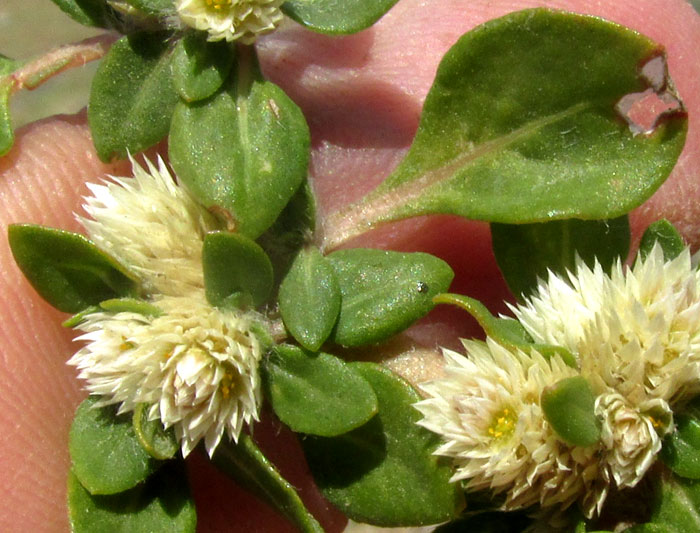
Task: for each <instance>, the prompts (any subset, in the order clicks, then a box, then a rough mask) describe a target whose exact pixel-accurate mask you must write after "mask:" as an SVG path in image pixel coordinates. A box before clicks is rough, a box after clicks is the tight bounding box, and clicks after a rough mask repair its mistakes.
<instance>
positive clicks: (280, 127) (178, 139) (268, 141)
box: [169, 47, 310, 239]
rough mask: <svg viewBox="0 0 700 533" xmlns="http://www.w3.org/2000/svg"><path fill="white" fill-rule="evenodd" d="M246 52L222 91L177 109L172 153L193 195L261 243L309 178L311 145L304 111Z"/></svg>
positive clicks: (240, 55) (241, 51)
mask: <svg viewBox="0 0 700 533" xmlns="http://www.w3.org/2000/svg"><path fill="white" fill-rule="evenodd" d="M238 50H239V52H238V55H237V58H236V59H237V61H236V67H235V71H234V74H233V75H232V76H231V78H230V80H231V81H230V82H229V83H228V84H227V85H226V86H224V89H223V90H222V91H220V92H219V93H217V94H216V95H215V96H213V97H212V98H209V99H207V100H204V101H200V102H193V103H191V104H187V103H185V102H181V103H179V104H178V105H177V107H176V109H175V114H174V115H173V121H172V127H171V132H170V139H169V151H170V161H171V163H172V165H173V168H174V169H175V171H176V173H177V175H178V177H179V178H180V179H181V180H182V182H183V183H184V184H185V185H186V186H187V188H188V189H189V190H190V192H192V193H193V194H194V195H195V197H196V198H197V199H198V200H199V201H200V202H202V203H203V204H204V205H206V206H207V207H213V208H215V210H216V211H218V212H221V213H225V214H226V217H227V218H228V220H229V222H230V223H231V224H232V225H233V227H234V228H235V230H236V231H237V232H239V233H242V234H243V235H246V236H248V237H250V238H252V239H255V238H257V237H258V236H259V235H260V234H261V233H262V232H263V231H265V230H266V229H267V228H269V227H270V225H271V224H272V223H273V222H274V221H275V219H276V218H277V217H278V216H279V214H280V212H281V211H282V210H283V209H284V207H285V206H286V205H287V203H288V202H289V200H290V199H291V198H292V196H293V195H294V193H295V192H296V190H297V189H298V188H299V186H300V185H301V183H302V182H303V181H304V179H305V178H306V172H307V166H308V161H309V143H310V140H309V129H308V126H307V125H306V120H305V119H304V116H303V114H302V113H301V110H300V109H299V108H298V107H297V106H296V104H295V103H294V102H292V101H291V100H290V99H289V97H288V96H287V95H286V94H285V93H284V92H283V91H282V90H281V89H280V88H279V87H277V86H276V85H274V84H273V83H270V82H268V81H266V80H264V79H263V78H262V76H261V74H260V71H259V69H258V66H257V61H256V58H255V57H254V50H253V49H251V48H245V47H239V48H238Z"/></svg>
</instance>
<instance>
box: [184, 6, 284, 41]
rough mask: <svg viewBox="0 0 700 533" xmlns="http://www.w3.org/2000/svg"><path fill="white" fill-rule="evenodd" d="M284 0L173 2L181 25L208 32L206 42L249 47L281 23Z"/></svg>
mask: <svg viewBox="0 0 700 533" xmlns="http://www.w3.org/2000/svg"><path fill="white" fill-rule="evenodd" d="M283 3H284V0H177V1H176V2H175V7H176V9H177V13H178V15H179V17H180V19H181V20H182V22H183V23H185V24H187V25H188V26H190V27H192V28H194V29H196V30H200V31H206V32H208V33H209V37H208V40H209V41H222V40H226V41H240V42H242V43H244V44H252V43H254V42H255V40H256V39H257V38H258V36H260V35H263V34H265V33H269V32H271V31H273V30H274V29H275V28H276V27H277V26H278V25H279V23H280V22H281V21H282V12H281V11H280V6H281V5H282V4H283Z"/></svg>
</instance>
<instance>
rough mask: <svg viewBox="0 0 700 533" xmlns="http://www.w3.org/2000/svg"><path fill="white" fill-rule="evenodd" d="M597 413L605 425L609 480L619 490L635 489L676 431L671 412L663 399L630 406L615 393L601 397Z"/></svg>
mask: <svg viewBox="0 0 700 533" xmlns="http://www.w3.org/2000/svg"><path fill="white" fill-rule="evenodd" d="M595 413H596V415H598V417H599V418H600V420H601V422H602V431H601V440H602V443H603V446H604V448H605V456H604V458H603V462H604V463H606V465H607V467H606V472H607V473H608V477H610V476H612V478H613V479H614V480H615V484H616V485H617V486H618V487H619V488H625V487H634V486H635V485H636V484H637V483H639V481H641V479H642V477H643V476H644V474H646V472H647V470H648V469H649V467H650V466H651V465H652V464H653V463H654V460H655V459H656V454H657V453H659V451H661V439H662V438H663V437H664V435H666V434H667V433H668V432H670V431H671V430H672V428H673V424H672V420H673V413H672V412H671V409H670V408H669V406H668V404H667V403H666V402H664V401H663V400H659V399H656V400H650V401H647V402H644V403H643V404H642V405H630V404H629V402H628V401H627V400H625V398H624V397H623V396H622V395H621V394H618V393H614V392H613V393H608V394H601V395H600V396H598V398H597V399H596V403H595Z"/></svg>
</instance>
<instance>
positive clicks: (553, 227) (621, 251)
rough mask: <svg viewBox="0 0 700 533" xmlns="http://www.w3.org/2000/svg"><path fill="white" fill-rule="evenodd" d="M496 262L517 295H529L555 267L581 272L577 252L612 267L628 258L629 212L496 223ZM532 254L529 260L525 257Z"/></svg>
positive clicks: (560, 271)
mask: <svg viewBox="0 0 700 533" xmlns="http://www.w3.org/2000/svg"><path fill="white" fill-rule="evenodd" d="M491 240H492V243H493V251H494V254H495V255H496V261H497V262H498V266H499V268H500V269H501V273H502V274H503V277H504V278H505V279H506V282H507V283H508V287H509V288H510V290H511V291H512V292H513V294H515V295H516V296H518V297H520V298H524V297H527V296H529V295H530V294H531V293H532V292H533V291H534V290H535V289H536V288H537V283H538V280H540V279H545V280H546V279H547V276H548V272H549V271H552V272H554V273H555V274H559V275H560V276H562V277H566V273H567V271H569V272H575V271H576V257H577V256H578V257H580V258H581V259H582V260H583V262H584V263H585V264H587V265H588V266H590V267H592V266H593V265H594V264H595V262H596V261H598V263H600V264H601V266H602V267H603V270H605V271H606V272H610V269H611V267H612V265H613V263H614V262H615V261H619V260H621V259H622V260H624V259H625V258H626V257H627V253H628V251H629V245H630V229H629V222H628V220H627V216H626V215H625V216H622V217H618V218H615V219H612V220H577V219H570V220H554V221H551V222H542V223H536V224H520V225H511V224H491ZM524 258H527V259H524Z"/></svg>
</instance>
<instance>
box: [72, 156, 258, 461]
mask: <svg viewBox="0 0 700 533" xmlns="http://www.w3.org/2000/svg"><path fill="white" fill-rule="evenodd" d="M132 164H133V172H134V177H133V178H113V181H111V182H107V183H104V184H101V185H89V188H90V190H91V192H92V193H93V196H92V197H90V198H86V204H85V206H84V207H85V210H86V211H87V213H88V214H89V215H91V217H92V219H84V218H80V221H81V222H82V223H83V225H84V226H85V228H86V230H87V232H88V234H89V236H90V238H91V239H92V240H93V241H94V242H95V243H96V244H97V245H98V246H99V247H100V248H101V249H102V250H104V251H105V252H107V253H109V254H111V255H112V256H113V257H115V258H116V259H117V260H118V261H120V262H121V263H123V264H124V266H125V267H126V268H127V269H128V270H130V271H132V272H133V273H134V274H135V276H136V277H137V278H138V279H139V281H140V283H141V287H142V291H143V292H144V293H145V295H146V297H147V298H148V301H149V302H150V303H151V304H152V305H153V306H154V307H155V308H157V309H158V311H159V312H158V313H155V314H154V315H153V316H149V315H144V314H139V313H136V312H118V313H109V312H95V313H91V314H88V315H87V316H86V317H85V318H84V320H83V321H82V322H81V323H80V324H79V325H78V326H77V327H78V329H80V330H81V331H83V332H84V334H83V335H82V336H80V337H78V339H77V340H79V341H83V342H85V343H86V344H85V346H84V347H83V348H82V349H80V350H79V351H78V352H77V353H75V355H73V357H72V358H71V359H70V360H69V361H68V363H69V364H71V365H73V366H76V367H77V368H78V369H79V371H80V373H79V377H80V378H82V379H84V380H85V382H86V386H85V387H86V389H87V390H88V391H89V392H90V393H92V394H97V395H100V396H101V400H100V402H99V405H107V404H118V405H119V412H120V413H123V412H127V411H131V410H133V409H134V408H135V407H136V405H137V404H139V403H146V404H149V405H150V410H149V417H150V418H151V419H152V420H154V419H160V420H161V421H162V423H163V425H164V426H165V427H166V428H167V427H171V426H172V427H173V428H174V430H175V434H176V436H177V438H178V440H179V442H180V446H181V449H182V454H183V456H187V455H188V454H189V453H190V452H191V451H192V449H194V447H195V446H196V445H197V444H198V443H199V442H200V441H201V440H204V444H205V447H206V449H207V452H208V453H209V454H210V455H211V454H213V452H214V450H215V448H216V447H217V445H218V444H219V442H220V441H221V439H222V437H223V436H224V435H228V437H229V438H231V439H233V440H237V439H238V436H239V435H240V432H241V430H242V428H243V425H244V424H249V423H251V422H252V421H253V420H257V419H258V408H259V405H260V402H261V398H260V394H261V393H260V382H259V381H260V380H259V376H258V368H257V367H258V362H259V361H260V358H261V356H262V351H263V348H262V346H261V345H260V342H259V339H258V337H257V336H256V335H255V334H254V333H253V329H254V322H257V321H259V320H260V317H259V316H257V315H256V314H254V313H252V312H248V313H243V312H239V311H236V312H234V311H226V310H221V309H217V308H214V307H212V306H211V305H209V304H208V303H207V301H206V298H205V293H204V281H203V274H202V259H201V255H202V246H203V240H204V236H205V235H206V233H207V232H209V231H214V230H217V229H219V226H218V224H217V223H216V221H215V219H214V218H213V217H212V216H211V215H210V214H209V213H208V212H207V211H206V210H205V209H204V208H203V207H202V206H200V205H199V204H198V203H197V202H196V201H195V200H194V199H193V198H191V197H190V196H189V194H188V193H187V191H186V190H184V189H183V188H181V187H179V186H178V185H177V184H176V182H175V180H174V179H173V178H172V176H171V175H170V173H169V172H168V170H167V168H166V166H165V164H164V163H163V162H162V161H159V167H158V169H156V168H155V167H154V166H153V165H152V164H151V163H150V162H149V163H148V171H146V170H144V169H143V168H141V167H140V166H139V165H137V164H136V163H135V162H133V161H132Z"/></svg>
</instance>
